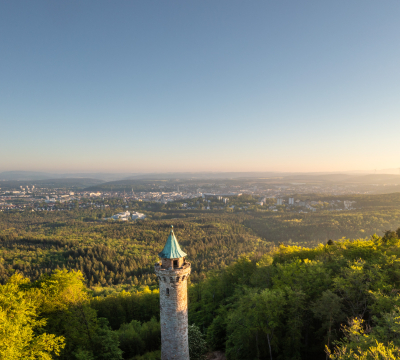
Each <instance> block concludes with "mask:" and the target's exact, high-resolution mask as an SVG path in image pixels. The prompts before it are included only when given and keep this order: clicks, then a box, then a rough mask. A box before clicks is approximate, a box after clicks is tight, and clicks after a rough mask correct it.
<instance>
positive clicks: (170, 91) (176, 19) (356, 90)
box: [0, 0, 400, 172]
mask: <svg viewBox="0 0 400 360" xmlns="http://www.w3.org/2000/svg"><path fill="white" fill-rule="evenodd" d="M399 19H400V1H398V0H387V1H376V0H375V1H368V0H357V1H356V0H354V1H345V0H338V1H317V0H315V1H297V0H292V1H285V0H282V1H265V0H264V1H255V0H254V1H235V0H229V1H227V0H219V1H215V0H202V1H183V0H182V1H174V0H169V1H152V0H149V1H113V2H111V1H101V0H96V1H94V0H92V1H84V2H83V1H66V0H65V1H50V0H49V1H40V0H37V1H2V2H0V171H7V170H32V171H65V172H68V171H71V172H72V171H74V172H75V171H79V172H85V171H87V172H93V171H112V172H155V171H156V172H163V171H352V170H363V169H385V168H399V167H400V147H399V146H398V145H397V143H398V138H399V134H400V66H399V64H400V46H399V45H400V21H399Z"/></svg>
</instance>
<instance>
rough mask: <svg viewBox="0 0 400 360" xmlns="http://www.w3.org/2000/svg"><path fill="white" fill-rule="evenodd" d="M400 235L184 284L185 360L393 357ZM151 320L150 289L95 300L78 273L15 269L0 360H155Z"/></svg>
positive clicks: (246, 264) (239, 267)
mask: <svg viewBox="0 0 400 360" xmlns="http://www.w3.org/2000/svg"><path fill="white" fill-rule="evenodd" d="M399 235H400V229H398V230H397V231H387V232H386V233H385V234H384V236H383V237H379V236H372V237H371V238H370V239H368V240H365V239H363V240H349V239H342V240H338V241H329V242H328V243H327V244H325V245H322V244H321V245H319V246H318V247H315V248H304V247H299V246H285V245H280V246H279V247H278V248H275V249H273V250H271V251H270V252H268V253H265V254H264V255H263V256H262V257H261V258H256V257H248V256H242V257H240V258H239V259H238V260H237V261H234V262H233V263H232V264H230V265H229V266H226V267H225V268H223V269H222V270H218V271H211V272H209V273H208V276H207V277H206V278H205V279H203V280H201V281H198V282H197V283H193V284H192V285H191V286H190V287H189V323H190V327H189V344H190V348H191V350H190V351H191V359H202V358H204V353H205V352H206V351H208V350H222V351H224V352H225V354H226V357H227V359H229V360H234V359H249V360H250V359H278V360H286V359H287V360H289V359H321V360H322V359H325V358H329V359H337V360H339V359H340V360H344V359H398V358H399V357H400V290H399V288H400V287H399V285H400V258H399V256H400V239H399ZM158 314H159V294H158V290H157V289H154V290H150V289H149V288H148V287H145V288H143V289H142V290H140V291H130V292H127V291H121V292H114V293H112V294H109V295H107V296H95V294H93V293H92V292H90V291H88V289H87V287H86V286H85V279H84V275H83V274H82V273H81V271H80V270H70V271H68V270H65V269H64V270H55V271H52V272H51V273H50V274H44V275H42V276H40V277H39V279H38V280H36V281H30V280H29V279H27V278H24V277H23V275H22V274H21V273H18V272H16V273H15V274H13V275H12V276H11V277H10V278H8V280H7V282H6V283H5V284H4V285H1V286H0V321H1V326H0V356H1V358H2V359H22V358H23V359H56V358H59V359H77V360H79V359H81V360H82V359H120V360H122V359H136V360H137V359H149V360H151V359H159V358H160V325H159V318H158ZM199 340H200V343H201V344H202V345H201V346H200V347H199V346H197V347H196V344H199Z"/></svg>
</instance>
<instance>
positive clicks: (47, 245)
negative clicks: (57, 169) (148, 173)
mask: <svg viewBox="0 0 400 360" xmlns="http://www.w3.org/2000/svg"><path fill="white" fill-rule="evenodd" d="M116 201H117V200H116ZM364 201H366V202H368V199H367V198H366V200H364ZM373 201H375V204H376V197H375V198H373ZM380 201H381V202H382V201H384V200H382V199H381V200H380ZM117 205H118V204H117ZM148 206H151V204H149V205H148ZM107 211H109V212H111V210H107ZM116 211H118V208H117V209H116ZM147 214H148V219H146V220H145V221H138V222H131V223H124V222H110V221H109V222H107V221H99V220H98V219H99V218H102V217H103V216H104V210H99V209H80V208H78V209H73V210H69V211H42V212H31V211H23V212H3V213H0V258H1V261H0V282H1V283H4V282H5V281H6V280H7V279H8V278H9V277H10V276H11V275H12V274H13V273H14V272H16V271H18V272H21V273H22V274H24V276H27V277H28V278H29V279H30V280H32V281H34V280H36V279H38V278H39V277H40V276H41V275H43V274H45V273H50V272H51V271H53V270H55V269H64V268H65V269H74V270H80V271H81V272H82V273H83V274H84V275H85V279H86V283H87V286H89V287H90V288H92V289H95V288H96V287H101V288H102V289H103V290H104V288H106V287H111V288H114V289H115V288H117V287H119V288H125V289H128V288H131V287H136V288H138V287H139V286H141V285H142V286H143V285H148V286H150V287H156V286H157V283H156V277H155V274H154V271H153V264H154V262H155V261H156V260H157V254H158V252H159V251H160V250H161V249H162V248H163V245H164V242H165V240H166V237H167V233H168V230H167V228H168V227H169V226H170V225H171V224H173V225H174V226H175V228H176V233H177V236H178V240H179V242H180V244H181V246H182V248H183V249H184V251H185V252H186V253H187V254H188V258H189V259H190V261H191V263H192V269H193V272H192V277H191V280H192V281H193V282H197V281H198V280H199V279H202V278H204V276H205V275H206V273H207V272H208V271H210V270H218V269H223V268H224V267H225V266H226V265H229V264H230V263H232V262H233V261H235V260H236V259H238V258H239V257H240V256H241V255H245V254H247V255H249V256H256V257H261V256H262V255H263V254H264V253H266V252H269V251H270V250H271V249H273V247H274V246H278V245H279V244H280V243H283V244H291V245H301V246H311V247H314V246H317V245H318V244H319V243H326V241H328V240H329V239H333V240H335V239H340V238H342V237H344V236H345V237H349V238H367V237H369V236H371V235H373V234H374V233H376V234H378V235H383V234H384V232H385V231H386V230H388V229H391V228H397V226H398V224H399V223H400V209H398V208H397V207H395V206H393V204H392V203H391V204H390V206H378V205H376V206H374V207H372V208H370V207H368V208H366V209H365V210H353V211H345V212H343V211H342V212H339V211H320V212H316V213H293V212H292V211H277V212H271V211H257V210H255V211H241V212H217V211H212V212H206V211H185V212H183V211H178V210H177V211H166V212H154V211H147ZM98 290H99V289H98Z"/></svg>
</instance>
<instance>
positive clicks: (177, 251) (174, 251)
mask: <svg viewBox="0 0 400 360" xmlns="http://www.w3.org/2000/svg"><path fill="white" fill-rule="evenodd" d="M186 255H187V254H186V253H184V252H183V251H182V250H181V247H180V246H179V244H178V240H176V237H175V234H174V229H173V226H172V225H171V232H170V234H169V236H168V239H167V242H166V244H165V246H164V249H163V251H161V252H160V253H159V254H158V256H159V257H160V258H163V259H178V258H181V257H184V256H186Z"/></svg>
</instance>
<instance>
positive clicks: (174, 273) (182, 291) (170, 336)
mask: <svg viewBox="0 0 400 360" xmlns="http://www.w3.org/2000/svg"><path fill="white" fill-rule="evenodd" d="M190 270H191V267H190V264H189V263H186V264H185V265H184V266H183V267H182V268H180V269H162V268H161V267H160V266H159V265H158V266H157V264H156V266H155V271H156V274H157V277H158V280H159V284H160V324H161V360H189V342H188V301H187V296H188V295H187V278H188V276H189V275H190Z"/></svg>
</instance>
